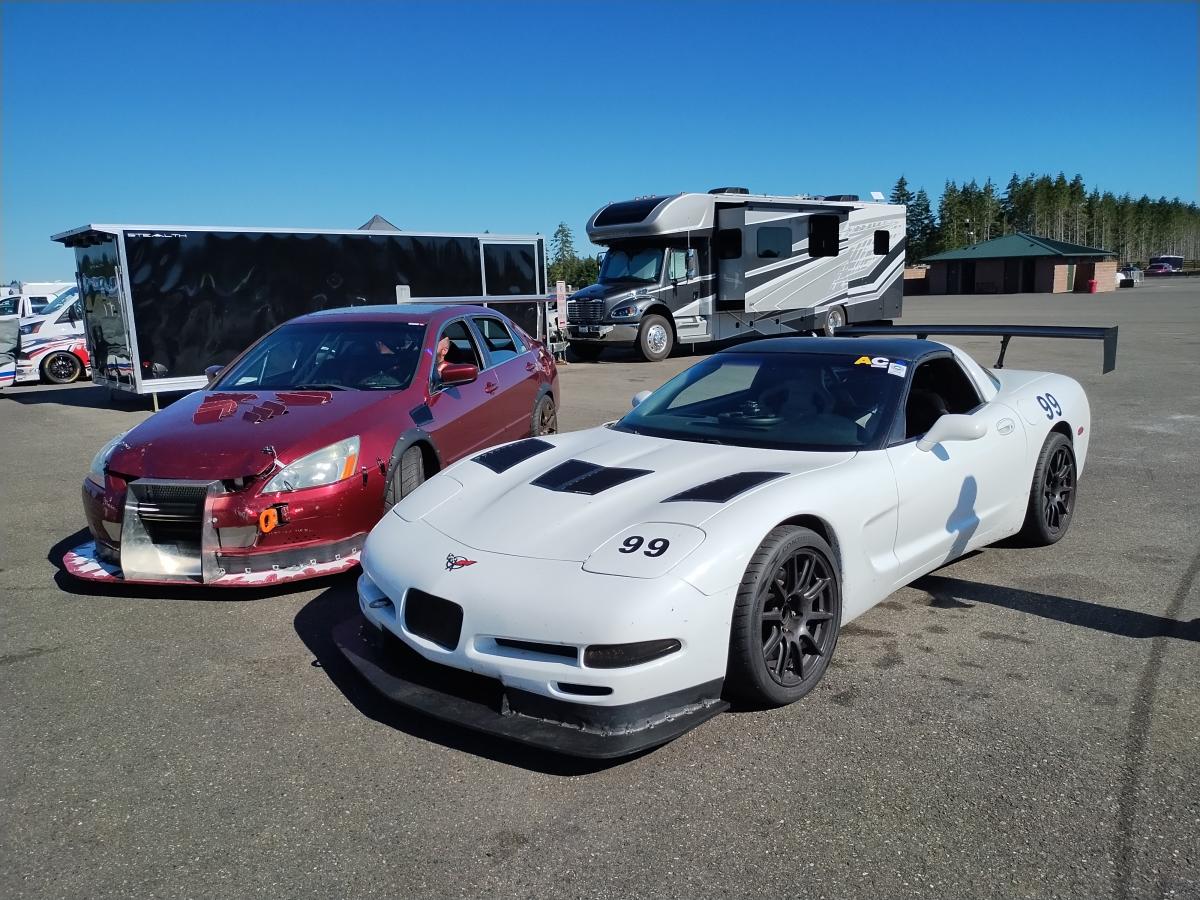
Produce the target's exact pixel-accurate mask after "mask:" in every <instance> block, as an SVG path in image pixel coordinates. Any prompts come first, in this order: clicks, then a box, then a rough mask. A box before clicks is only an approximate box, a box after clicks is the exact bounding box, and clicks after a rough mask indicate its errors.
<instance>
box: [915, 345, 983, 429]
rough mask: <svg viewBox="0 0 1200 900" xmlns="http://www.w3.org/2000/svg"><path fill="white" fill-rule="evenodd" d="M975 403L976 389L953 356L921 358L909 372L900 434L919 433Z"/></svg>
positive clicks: (977, 398)
mask: <svg viewBox="0 0 1200 900" xmlns="http://www.w3.org/2000/svg"><path fill="white" fill-rule="evenodd" d="M979 403H980V400H979V392H978V391H977V390H976V389H975V385H974V384H973V383H972V381H971V379H970V378H969V377H967V373H966V372H964V371H963V370H962V366H960V365H959V364H958V362H957V360H954V359H951V358H950V357H940V358H938V359H931V360H929V361H928V362H923V363H921V365H919V366H918V367H917V371H916V372H914V373H913V379H912V387H911V388H909V391H908V401H907V402H906V403H905V406H904V436H905V438H906V439H911V438H916V437H920V436H921V435H923V434H924V433H925V432H927V431H928V430H929V429H930V428H931V427H933V423H934V422H936V421H937V420H938V419H940V418H941V417H942V416H944V415H946V414H947V413H955V414H963V413H969V412H971V410H973V409H975V408H976V407H977V406H979Z"/></svg>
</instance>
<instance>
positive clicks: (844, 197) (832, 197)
mask: <svg viewBox="0 0 1200 900" xmlns="http://www.w3.org/2000/svg"><path fill="white" fill-rule="evenodd" d="M825 199H826V200H835V201H839V202H842V203H845V202H847V201H852V200H857V199H858V194H826V195H825Z"/></svg>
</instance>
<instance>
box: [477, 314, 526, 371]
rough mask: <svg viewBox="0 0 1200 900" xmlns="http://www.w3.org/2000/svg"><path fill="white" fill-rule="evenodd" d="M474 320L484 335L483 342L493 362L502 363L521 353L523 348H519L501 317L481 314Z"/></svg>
mask: <svg viewBox="0 0 1200 900" xmlns="http://www.w3.org/2000/svg"><path fill="white" fill-rule="evenodd" d="M472 321H474V322H475V327H476V328H478V329H479V333H480V335H482V336H483V344H484V346H485V347H487V352H488V356H489V357H490V358H491V360H492V363H493V364H497V363H502V362H504V361H505V360H509V359H513V358H514V357H516V356H519V355H520V354H521V352H522V350H521V349H518V347H517V344H516V342H515V341H514V340H513V337H512V335H511V334H509V332H508V329H507V328H505V327H504V323H503V322H501V321H500V320H499V319H493V318H491V317H490V316H487V317H483V316H481V317H478V318H476V319H473V320H472Z"/></svg>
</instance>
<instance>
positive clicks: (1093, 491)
mask: <svg viewBox="0 0 1200 900" xmlns="http://www.w3.org/2000/svg"><path fill="white" fill-rule="evenodd" d="M905 310H906V315H905V319H904V321H906V322H909V321H911V322H930V323H932V322H973V323H990V322H1017V323H1028V324H1095V325H1109V324H1117V325H1119V326H1120V329H1121V331H1120V347H1119V351H1118V360H1117V370H1116V371H1115V372H1113V373H1111V374H1109V375H1104V376H1101V375H1100V374H1099V372H1100V359H1101V357H1100V347H1099V346H1098V345H1096V344H1091V343H1083V342H1078V343H1076V342H1055V341H1046V340H1014V341H1013V343H1012V345H1011V347H1010V349H1009V352H1008V358H1007V364H1008V365H1009V366H1010V367H1013V368H1022V367H1026V368H1035V369H1053V370H1058V371H1063V372H1066V373H1067V374H1070V375H1072V376H1075V377H1077V378H1079V379H1080V380H1081V381H1082V382H1083V384H1084V385H1085V387H1086V388H1087V390H1088V391H1089V395H1090V398H1091V404H1092V413H1093V436H1092V443H1091V455H1090V457H1089V461H1088V465H1087V468H1086V470H1085V472H1084V474H1083V477H1082V479H1081V483H1080V495H1079V503H1078V508H1077V511H1076V515H1075V519H1074V522H1073V525H1072V528H1071V532H1070V534H1069V535H1068V536H1067V537H1066V538H1065V539H1064V540H1063V541H1062V542H1060V543H1059V544H1057V545H1055V546H1054V547H1051V548H1048V549H1044V550H1037V551H1030V550H1018V549H1011V548H992V549H988V550H985V551H983V552H981V553H977V554H975V555H972V556H971V557H969V558H967V559H963V560H961V561H958V562H956V563H954V564H952V565H949V566H947V567H946V568H944V569H942V570H940V571H939V572H937V573H936V574H935V575H932V576H929V577H927V578H925V579H922V580H921V581H920V582H918V583H917V584H916V585H914V586H912V587H910V588H906V589H904V590H901V591H898V592H897V593H895V594H894V595H892V596H891V597H890V598H888V599H887V600H886V601H885V602H883V603H882V604H880V605H879V606H878V607H876V608H875V609H873V610H872V611H870V612H869V613H867V614H866V615H864V616H862V617H861V618H860V619H858V620H857V621H855V622H854V623H852V624H851V625H849V626H848V627H847V628H846V629H845V630H844V632H843V636H842V639H841V642H840V643H839V645H838V649H837V656H836V658H835V661H834V664H833V667H832V668H831V670H830V671H829V673H828V674H827V675H826V677H825V679H824V681H823V682H822V684H821V685H820V686H819V687H818V688H817V689H816V690H815V691H814V692H813V694H812V695H810V696H809V697H808V698H807V699H806V700H804V701H802V702H801V703H798V704H796V705H794V706H791V707H788V708H786V709H780V710H772V711H765V712H745V711H742V712H732V713H727V714H724V715H722V716H720V717H718V718H716V719H714V720H713V721H711V722H708V723H707V724H705V725H703V726H701V727H700V728H698V729H696V730H694V731H692V732H691V733H689V734H687V735H686V736H684V737H683V738H681V739H679V740H677V741H675V742H673V743H671V744H669V745H667V746H665V747H662V748H659V749H657V750H655V751H652V752H649V753H646V754H643V755H641V756H638V757H636V758H633V759H631V760H627V761H624V762H618V763H615V764H592V763H583V762H578V761H573V760H568V759H562V758H558V757H554V756H552V755H548V754H542V753H538V752H534V751H530V750H526V749H521V748H518V747H514V746H509V745H505V744H501V743H495V742H493V741H491V740H489V739H487V738H483V737H479V736H475V735H473V734H470V733H466V732H463V731H460V730H457V729H455V728H452V727H450V726H445V725H439V724H436V723H434V722H431V721H428V720H425V719H422V718H420V717H419V716H415V715H412V714H408V713H405V712H403V711H399V710H396V709H392V708H389V707H388V706H387V705H386V704H384V703H383V702H382V701H380V700H378V699H377V698H376V697H375V695H374V694H373V693H372V692H371V691H370V690H369V689H368V688H367V687H366V686H365V685H363V684H362V683H361V682H360V681H359V680H358V679H357V678H356V677H355V675H354V674H353V673H352V672H351V671H350V670H349V669H348V667H347V666H346V665H345V664H343V663H342V662H340V661H339V658H338V657H337V655H336V654H335V653H334V651H333V648H332V643H331V640H330V636H329V635H330V631H331V629H332V627H333V626H334V625H335V624H336V623H338V622H340V621H342V620H343V619H345V618H346V617H348V616H351V615H354V614H355V602H354V588H353V577H352V576H351V577H340V578H336V579H331V580H326V581H323V582H318V583H313V584H311V585H308V586H301V589H298V590H288V589H286V588H279V589H276V590H274V591H268V592H262V591H260V592H257V593H249V594H243V593H234V592H228V591H226V592H205V591H203V590H175V591H171V590H161V589H140V590H136V589H127V590H122V591H119V592H118V591H116V590H112V589H110V590H107V591H105V590H101V591H97V590H94V589H90V588H88V587H87V586H86V585H83V584H80V583H77V582H74V581H72V580H71V579H70V578H69V577H68V576H66V575H65V574H64V573H62V572H61V571H60V570H59V567H58V562H59V560H60V559H61V555H62V553H63V551H64V550H65V549H68V548H69V547H71V546H72V545H73V544H75V543H78V542H80V541H82V540H83V539H84V537H85V533H84V531H83V530H82V527H83V517H82V512H81V509H80V497H79V490H80V489H79V484H80V480H81V478H82V477H83V475H84V473H85V472H86V470H87V466H88V462H89V460H90V458H91V456H92V454H93V452H94V451H95V450H96V449H97V448H98V447H99V446H100V445H101V444H102V443H103V442H104V441H105V440H106V439H107V438H109V437H110V436H112V434H114V433H115V432H117V431H120V430H122V429H125V428H128V427H130V426H131V425H133V424H135V423H136V422H137V421H140V420H141V419H142V418H144V417H145V416H146V415H148V414H149V413H148V411H146V410H143V409H135V408H130V407H128V406H127V407H125V408H112V407H111V406H110V404H109V398H108V393H107V391H105V390H103V389H100V388H95V387H91V386H86V385H84V386H74V387H70V388H48V387H47V388H42V387H18V388H12V389H8V390H5V391H4V392H3V393H2V394H0V466H2V471H3V475H2V476H0V509H3V511H4V519H3V533H2V536H3V540H2V541H0V710H2V714H0V759H2V761H3V765H2V767H0V885H2V888H0V890H2V891H3V894H4V896H6V897H10V898H14V900H15V898H23V897H38V898H52V897H64V898H66V897H69V898H85V897H86V898H100V897H128V896H138V897H196V898H200V897H287V898H292V897H350V896H353V897H397V896H421V897H482V896H487V897H497V898H503V897H538V898H542V897H630V896H671V897H744V896H751V895H761V896H775V897H784V896H787V897H804V898H872V897H879V898H884V897H886V898H906V897H948V898H950V897H953V898H962V897H998V898H999V897H1003V898H1013V897H1029V898H1049V897H1078V898H1115V900H1127V898H1143V897H1145V898H1163V897H1197V896H1200V789H1198V787H1197V776H1198V774H1200V737H1198V735H1200V698H1198V695H1197V686H1198V685H1200V586H1198V585H1197V573H1198V570H1200V552H1198V546H1200V537H1198V535H1200V488H1198V485H1200V451H1198V449H1197V445H1198V440H1200V279H1194V280H1193V279H1189V280H1187V281H1186V282H1168V283H1152V282H1148V283H1146V284H1144V285H1143V286H1141V287H1139V288H1136V289H1126V290H1122V291H1120V292H1117V293H1109V294H1099V295H1092V296H1089V295H1069V296H1049V295H1018V296H1000V297H983V296H979V297H946V298H939V297H929V298H923V297H916V298H909V299H908V300H907V301H906V306H905ZM997 343H998V342H997V341H994V340H990V339H989V340H972V341H967V342H964V346H966V347H967V348H968V349H971V350H972V351H973V352H976V351H977V352H976V355H977V358H979V359H980V360H981V361H983V362H985V363H988V364H990V363H991V362H992V361H993V358H994V355H995V352H996V344H997ZM693 361H694V357H693V355H691V354H686V353H685V354H681V355H678V356H676V357H673V358H671V359H669V360H667V361H665V362H663V363H660V364H648V363H640V362H636V361H634V360H632V359H631V358H630V357H628V356H626V355H623V354H614V355H613V356H612V357H611V358H609V357H607V356H606V357H605V358H603V359H602V360H601V361H600V362H597V363H573V364H570V365H568V366H564V367H563V369H562V371H561V382H562V390H563V406H562V410H561V415H560V420H559V421H560V423H561V425H562V426H563V427H564V428H572V429H574V428H584V427H589V426H593V425H596V424H599V423H601V422H603V421H607V420H609V419H613V418H615V417H617V416H619V415H620V414H621V413H622V412H623V411H624V410H625V409H627V408H628V406H629V397H630V396H631V395H632V394H634V393H635V392H637V391H639V390H643V389H645V388H648V387H653V386H655V385H656V384H657V383H659V382H661V381H663V380H665V378H666V377H668V376H669V375H671V374H674V373H675V372H677V371H680V370H681V369H683V368H685V367H686V366H688V365H690V364H691V363H692V362H693ZM548 587H550V589H552V586H548Z"/></svg>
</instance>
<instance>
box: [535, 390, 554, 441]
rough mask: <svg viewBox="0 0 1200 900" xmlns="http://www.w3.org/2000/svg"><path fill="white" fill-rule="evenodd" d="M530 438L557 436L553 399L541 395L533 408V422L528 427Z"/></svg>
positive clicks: (546, 395)
mask: <svg viewBox="0 0 1200 900" xmlns="http://www.w3.org/2000/svg"><path fill="white" fill-rule="evenodd" d="M529 434H530V436H531V437H541V436H542V435H543V434H558V409H557V408H556V407H555V405H554V398H553V397H551V396H550V395H549V394H543V395H542V397H541V399H540V400H538V402H537V404H536V405H535V406H534V407H533V421H532V422H531V423H530V426H529Z"/></svg>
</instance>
